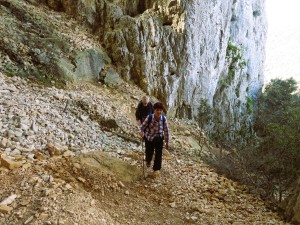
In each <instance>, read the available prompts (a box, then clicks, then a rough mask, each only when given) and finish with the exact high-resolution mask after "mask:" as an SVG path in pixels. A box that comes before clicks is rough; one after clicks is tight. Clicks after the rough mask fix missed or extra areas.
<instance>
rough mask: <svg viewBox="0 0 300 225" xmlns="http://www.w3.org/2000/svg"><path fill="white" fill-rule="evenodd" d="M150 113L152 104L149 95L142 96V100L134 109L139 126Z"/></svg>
mask: <svg viewBox="0 0 300 225" xmlns="http://www.w3.org/2000/svg"><path fill="white" fill-rule="evenodd" d="M152 113H153V105H152V103H151V102H150V98H149V96H143V98H142V100H141V101H140V102H139V104H138V106H137V108H136V111H135V117H136V121H137V124H138V126H141V124H142V123H143V122H144V120H145V119H146V117H147V116H148V115H150V114H152Z"/></svg>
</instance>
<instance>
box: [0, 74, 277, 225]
mask: <svg viewBox="0 0 300 225" xmlns="http://www.w3.org/2000/svg"><path fill="white" fill-rule="evenodd" d="M0 84H1V89H0V90H1V101H0V106H1V108H0V109H1V110H0V113H1V114H0V115H1V117H0V118H1V122H0V125H1V126H0V128H1V133H0V134H1V142H0V151H1V157H2V166H1V167H0V168H1V170H0V171H1V174H0V177H1V179H0V180H1V194H0V199H1V201H3V200H5V199H6V198H7V197H9V196H12V197H14V195H16V196H15V197H16V198H15V199H14V200H13V201H12V203H11V204H8V206H7V207H4V206H1V207H0V209H1V212H2V213H1V217H0V223H1V224H29V222H28V221H30V224H283V223H282V222H280V219H279V217H278V216H277V215H276V214H275V213H273V212H271V211H270V210H269V209H268V207H267V206H266V205H265V204H264V202H263V201H262V200H260V199H259V198H258V197H256V196H253V195H250V194H248V193H247V188H246V187H244V186H241V185H239V184H237V183H235V182H233V181H231V180H228V179H226V178H225V177H223V176H221V175H218V174H217V173H215V172H214V171H213V169H212V168H210V167H209V166H208V165H206V164H205V163H204V162H202V161H201V160H195V157H193V156H195V151H197V144H196V143H197V142H196V141H195V136H194V135H193V133H194V132H195V131H196V129H195V127H194V126H192V125H186V124H185V123H183V122H182V121H181V122H180V121H177V120H172V119H170V120H169V123H170V125H171V137H172V138H171V150H170V152H169V153H168V152H167V151H165V154H164V159H163V160H164V161H163V169H162V175H161V177H158V178H152V177H151V176H149V177H147V178H146V179H143V176H142V172H141V171H142V163H141V159H142V146H141V145H140V143H136V140H137V138H135V135H134V133H135V130H136V127H135V121H134V117H133V109H134V105H135V104H136V103H137V100H136V99H135V98H136V96H138V95H140V94H141V93H140V91H139V90H138V89H136V88H135V87H134V86H130V85H128V84H124V87H122V86H120V87H118V88H117V89H111V88H108V87H105V86H103V85H93V84H89V83H82V84H78V85H70V87H67V88H66V89H65V90H59V89H56V88H45V87H43V86H37V85H35V84H31V83H28V82H27V81H26V80H22V79H20V78H18V77H12V78H8V77H6V76H5V75H3V74H2V73H1V76H0ZM68 100H69V104H68V105H66V102H67V101H68ZM83 103H86V104H85V106H86V107H82V105H84V104H83ZM80 105H81V107H79V106H80ZM90 109H93V110H90ZM101 118H102V119H103V118H106V121H115V123H113V122H111V124H117V125H116V126H115V127H114V128H108V127H106V126H105V125H103V124H106V123H101V121H103V120H104V119H103V120H101ZM109 118H110V119H109ZM101 124H102V125H101ZM122 131H123V133H122ZM125 132H126V133H125ZM122 137H123V138H122ZM128 137H131V139H130V138H128ZM130 140H131V141H130ZM67 143H68V144H67ZM5 155H6V156H5ZM8 158H9V160H7V159H8ZM4 161H5V163H4ZM7 166H10V167H12V168H15V169H11V170H9V169H7V168H6V167H7Z"/></svg>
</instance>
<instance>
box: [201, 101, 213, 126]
mask: <svg viewBox="0 0 300 225" xmlns="http://www.w3.org/2000/svg"><path fill="white" fill-rule="evenodd" d="M211 119H212V107H211V106H210V105H209V103H208V100H207V99H204V98H201V99H200V105H199V108H198V123H199V125H200V127H201V128H202V129H203V128H204V126H205V125H206V124H209V123H210V122H211Z"/></svg>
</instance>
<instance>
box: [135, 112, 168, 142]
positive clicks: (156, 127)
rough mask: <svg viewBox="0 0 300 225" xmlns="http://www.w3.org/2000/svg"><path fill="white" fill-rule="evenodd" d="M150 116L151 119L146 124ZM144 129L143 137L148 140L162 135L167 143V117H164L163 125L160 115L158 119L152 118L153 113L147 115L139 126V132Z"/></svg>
mask: <svg viewBox="0 0 300 225" xmlns="http://www.w3.org/2000/svg"><path fill="white" fill-rule="evenodd" d="M150 116H152V121H151V123H150V124H149V126H148V120H149V117H150ZM141 131H144V132H145V137H146V138H147V140H148V141H153V139H154V138H155V137H157V136H160V137H162V136H163V135H164V138H165V142H166V143H169V127H168V122H167V118H166V117H165V124H164V125H163V118H162V116H160V119H159V121H157V120H156V119H155V118H154V114H152V115H149V116H147V118H146V119H145V120H144V122H143V123H142V125H141V126H140V128H139V132H141Z"/></svg>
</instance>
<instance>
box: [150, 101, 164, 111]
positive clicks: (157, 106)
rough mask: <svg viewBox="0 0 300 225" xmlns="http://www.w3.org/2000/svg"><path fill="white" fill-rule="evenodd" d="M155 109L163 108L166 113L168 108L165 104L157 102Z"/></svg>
mask: <svg viewBox="0 0 300 225" xmlns="http://www.w3.org/2000/svg"><path fill="white" fill-rule="evenodd" d="M153 109H162V110H163V111H164V113H166V109H165V107H164V105H163V104H162V103H161V102H156V103H155V104H154V105H153Z"/></svg>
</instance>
